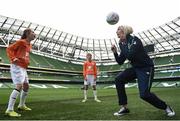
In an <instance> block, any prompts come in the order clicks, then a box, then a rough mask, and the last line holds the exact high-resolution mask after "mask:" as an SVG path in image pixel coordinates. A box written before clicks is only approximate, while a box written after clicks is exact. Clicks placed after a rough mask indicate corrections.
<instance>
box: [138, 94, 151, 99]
mask: <svg viewBox="0 0 180 121" xmlns="http://www.w3.org/2000/svg"><path fill="white" fill-rule="evenodd" d="M140 98H141V99H143V100H147V99H148V98H149V93H140Z"/></svg>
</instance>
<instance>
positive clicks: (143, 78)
mask: <svg viewBox="0 0 180 121" xmlns="http://www.w3.org/2000/svg"><path fill="white" fill-rule="evenodd" d="M132 32H133V30H132V28H131V27H129V26H119V27H118V29H117V32H116V33H117V36H118V38H120V41H119V47H120V50H121V52H120V54H119V55H118V53H117V49H116V47H115V46H114V45H113V46H112V47H111V50H112V51H113V53H114V56H115V59H116V61H117V63H118V64H120V65H121V64H123V63H124V61H125V60H126V59H128V60H129V61H130V63H131V65H132V67H131V68H128V69H126V70H125V71H123V72H120V73H119V74H118V75H117V77H116V78H115V84H116V89H117V94H118V99H119V105H121V108H120V110H119V111H118V112H115V113H114V115H123V114H126V113H129V109H128V108H127V96H126V92H125V84H126V83H127V82H130V81H132V80H134V79H136V78H137V80H138V88H139V93H140V97H141V99H143V100H145V101H147V102H148V103H150V104H151V105H153V106H155V107H156V108H159V109H162V110H165V112H166V113H167V116H174V115H175V112H174V111H173V110H172V108H171V107H170V106H168V105H167V104H166V103H165V102H164V101H162V100H161V99H159V98H158V97H157V96H156V95H155V94H153V93H151V92H150V89H151V84H152V80H153V77H154V64H153V61H152V60H151V59H150V57H149V56H148V54H147V52H146V51H145V49H144V47H143V44H142V42H141V40H140V39H139V38H138V37H136V36H131V35H130V34H131V33H132Z"/></svg>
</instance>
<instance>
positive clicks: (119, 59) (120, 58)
mask: <svg viewBox="0 0 180 121" xmlns="http://www.w3.org/2000/svg"><path fill="white" fill-rule="evenodd" d="M114 57H115V59H116V62H117V63H118V64H119V65H122V64H123V63H124V61H125V60H126V57H125V56H124V54H123V53H122V52H121V53H120V55H118V54H117V53H114Z"/></svg>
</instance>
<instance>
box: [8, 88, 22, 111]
mask: <svg viewBox="0 0 180 121" xmlns="http://www.w3.org/2000/svg"><path fill="white" fill-rule="evenodd" d="M18 95H19V91H17V90H16V89H14V90H13V91H12V93H11V95H10V97H9V103H8V108H7V110H8V111H9V110H14V104H15V102H16V98H17V97H18Z"/></svg>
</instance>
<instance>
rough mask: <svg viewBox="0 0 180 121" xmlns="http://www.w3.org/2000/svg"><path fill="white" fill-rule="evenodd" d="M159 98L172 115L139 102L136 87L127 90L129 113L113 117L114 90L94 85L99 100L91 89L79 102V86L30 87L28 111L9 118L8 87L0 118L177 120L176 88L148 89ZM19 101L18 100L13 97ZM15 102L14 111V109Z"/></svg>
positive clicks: (1, 93)
mask: <svg viewBox="0 0 180 121" xmlns="http://www.w3.org/2000/svg"><path fill="white" fill-rule="evenodd" d="M152 91H153V92H155V93H156V94H157V95H158V96H159V97H160V98H162V99H163V100H165V101H167V102H168V104H170V105H171V106H172V107H173V108H174V110H175V111H176V116H174V117H167V116H166V115H165V112H164V111H162V110H159V109H156V108H154V107H152V106H151V105H149V104H147V103H146V102H144V101H142V100H141V99H140V98H139V95H138V89H136V88H130V89H127V94H128V97H129V98H128V102H129V109H130V111H131V112H130V114H128V115H124V116H119V117H116V116H113V113H114V112H115V111H117V110H119V106H118V104H117V96H116V90H115V89H103V88H98V95H99V99H100V100H102V102H101V103H97V102H94V100H93V98H92V91H91V90H89V92H88V96H89V99H88V101H87V102H86V103H82V102H81V100H82V95H83V92H82V90H80V88H72V87H71V88H69V89H52V88H51V89H33V88H32V89H30V93H29V97H28V99H27V105H28V106H29V107H31V108H32V111H30V112H20V113H21V114H22V117H20V118H10V117H7V116H5V115H4V112H5V110H6V107H7V101H8V98H9V95H10V93H11V89H2V88H1V89H0V119H1V120H13V119H15V120H17V119H18V120H52V119H54V120H126V119H130V120H180V88H152ZM17 102H19V100H17ZM17 104H18V103H16V106H15V110H17Z"/></svg>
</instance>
